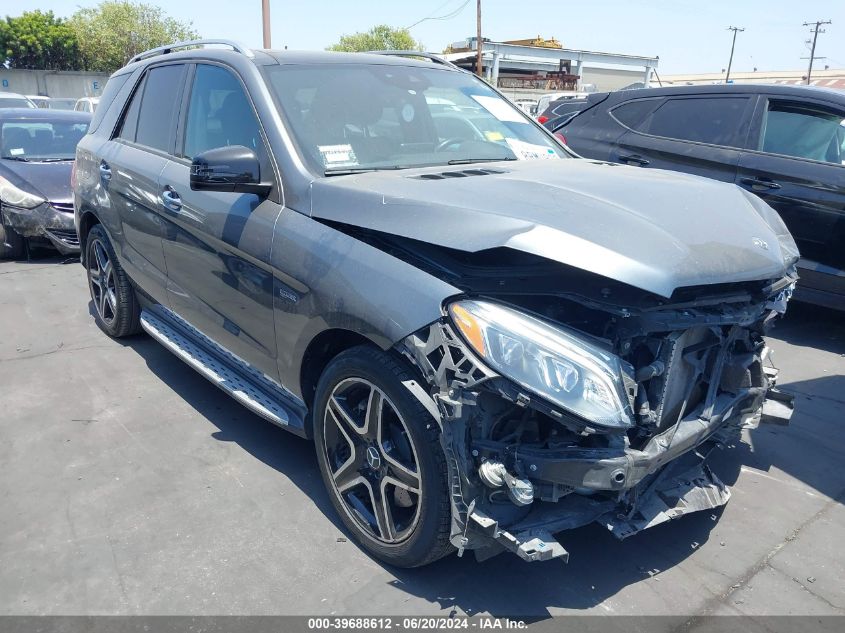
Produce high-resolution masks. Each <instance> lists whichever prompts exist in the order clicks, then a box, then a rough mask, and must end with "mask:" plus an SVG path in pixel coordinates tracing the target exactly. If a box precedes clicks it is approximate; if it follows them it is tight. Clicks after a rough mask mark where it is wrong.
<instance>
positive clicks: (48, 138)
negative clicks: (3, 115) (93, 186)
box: [0, 120, 88, 161]
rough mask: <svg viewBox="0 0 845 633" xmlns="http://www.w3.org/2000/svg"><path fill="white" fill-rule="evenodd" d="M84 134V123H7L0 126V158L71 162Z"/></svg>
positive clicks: (86, 124)
mask: <svg viewBox="0 0 845 633" xmlns="http://www.w3.org/2000/svg"><path fill="white" fill-rule="evenodd" d="M87 131H88V122H87V121H85V122H80V121H43V120H41V121H6V122H4V123H2V124H0V158H5V159H9V160H26V161H49V160H73V158H74V156H75V154H76V144H77V143H79V140H80V139H81V138H82V137H83V136H85V132H87Z"/></svg>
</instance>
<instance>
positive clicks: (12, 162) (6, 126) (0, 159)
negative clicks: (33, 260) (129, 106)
mask: <svg viewBox="0 0 845 633" xmlns="http://www.w3.org/2000/svg"><path fill="white" fill-rule="evenodd" d="M90 122H91V115H90V114H84V113H81V112H65V111H60V110H47V109H40V108H9V109H0V219H2V222H0V258H5V259H14V258H18V257H22V256H23V255H24V254H25V253H26V248H27V241H28V240H33V241H37V242H41V243H46V244H49V245H52V246H53V247H55V248H56V249H57V250H58V251H59V252H60V253H63V254H68V253H77V252H79V238H78V237H77V236H76V229H75V228H74V225H73V195H72V192H71V184H70V178H71V169H72V166H73V160H74V157H75V154H76V144H77V143H78V142H79V140H80V139H81V138H82V137H83V136H84V135H85V133H86V132H87V131H88V124H89V123H90Z"/></svg>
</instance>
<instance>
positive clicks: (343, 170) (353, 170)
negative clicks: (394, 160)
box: [324, 165, 407, 176]
mask: <svg viewBox="0 0 845 633" xmlns="http://www.w3.org/2000/svg"><path fill="white" fill-rule="evenodd" d="M392 169H407V167H405V166H403V165H390V166H389V167H338V168H337V169H327V170H326V171H325V172H324V175H326V176H349V175H350V174H365V173H367V172H370V171H387V170H392Z"/></svg>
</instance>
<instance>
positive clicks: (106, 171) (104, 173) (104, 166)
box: [100, 160, 111, 180]
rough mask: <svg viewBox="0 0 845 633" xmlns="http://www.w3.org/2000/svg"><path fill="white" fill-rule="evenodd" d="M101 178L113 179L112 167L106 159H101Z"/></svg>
mask: <svg viewBox="0 0 845 633" xmlns="http://www.w3.org/2000/svg"><path fill="white" fill-rule="evenodd" d="M100 178H101V179H102V180H111V167H109V164H108V163H107V162H106V161H104V160H101V161H100Z"/></svg>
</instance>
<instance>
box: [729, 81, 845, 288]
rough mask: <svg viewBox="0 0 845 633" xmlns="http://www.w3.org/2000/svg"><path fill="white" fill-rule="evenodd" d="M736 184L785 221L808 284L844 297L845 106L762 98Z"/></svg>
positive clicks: (821, 101)
mask: <svg viewBox="0 0 845 633" xmlns="http://www.w3.org/2000/svg"><path fill="white" fill-rule="evenodd" d="M737 184H738V185H740V186H741V187H743V188H745V189H748V190H749V191H753V192H754V193H756V194H757V195H758V196H760V197H761V198H762V199H763V200H765V201H766V202H768V203H769V204H770V205H771V206H773V207H774V208H775V209H776V210H777V211H778V213H779V214H780V216H781V217H782V218H783V221H784V222H785V223H786V225H787V227H788V228H789V230H790V232H791V233H792V235H793V237H794V238H795V241H796V242H797V244H798V249H799V250H800V251H801V256H802V258H803V260H802V263H801V266H802V267H803V268H804V270H803V271H802V278H803V281H802V285H804V286H806V285H808V284H809V285H812V286H814V287H817V288H818V289H820V290H827V291H830V292H837V293H839V294H845V107H843V106H838V105H836V104H834V103H831V102H827V101H823V100H820V99H807V98H794V97H790V98H783V97H779V96H777V95H767V96H765V97H764V98H761V99H760V103H759V104H758V116H757V117H756V124H755V126H754V127H753V129H752V136H751V138H750V139H749V149H748V150H747V151H744V152H743V153H742V156H741V158H740V162H739V171H738V173H737ZM820 272H827V273H828V274H827V275H824V276H822V275H819V273H820Z"/></svg>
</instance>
